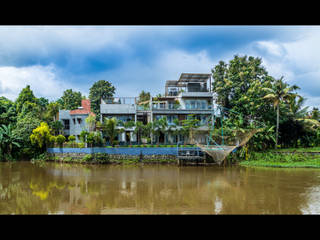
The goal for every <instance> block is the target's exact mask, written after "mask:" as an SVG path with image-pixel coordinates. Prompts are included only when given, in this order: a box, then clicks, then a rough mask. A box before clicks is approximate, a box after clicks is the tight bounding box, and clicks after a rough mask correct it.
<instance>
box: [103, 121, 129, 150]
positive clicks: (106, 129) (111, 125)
mask: <svg viewBox="0 0 320 240" xmlns="http://www.w3.org/2000/svg"><path fill="white" fill-rule="evenodd" d="M100 129H101V131H102V133H103V135H104V136H106V137H107V138H108V139H109V141H110V144H111V145H112V146H114V145H115V138H116V137H117V136H118V134H119V133H121V132H123V129H119V128H117V119H116V118H105V119H104V121H103V123H102V124H101V125H100Z"/></svg>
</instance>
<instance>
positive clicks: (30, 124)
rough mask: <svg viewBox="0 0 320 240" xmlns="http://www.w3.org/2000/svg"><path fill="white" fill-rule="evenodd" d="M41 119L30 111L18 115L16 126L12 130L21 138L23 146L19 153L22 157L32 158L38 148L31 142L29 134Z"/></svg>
mask: <svg viewBox="0 0 320 240" xmlns="http://www.w3.org/2000/svg"><path fill="white" fill-rule="evenodd" d="M40 123H41V120H40V119H39V118H37V117H36V116H34V115H33V114H32V113H27V114H26V115H25V116H19V118H18V119H17V123H16V127H15V129H14V130H13V132H14V134H15V135H16V136H18V137H19V138H21V142H22V144H21V145H22V146H23V148H21V149H20V152H19V154H20V155H21V157H22V158H32V157H33V156H35V154H37V152H38V149H37V148H35V147H34V146H33V145H32V144H31V140H30V135H31V134H32V130H33V129H35V128H37V127H38V126H39V125H40Z"/></svg>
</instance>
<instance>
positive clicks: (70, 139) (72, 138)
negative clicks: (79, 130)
mask: <svg viewBox="0 0 320 240" xmlns="http://www.w3.org/2000/svg"><path fill="white" fill-rule="evenodd" d="M75 140H76V137H75V136H73V135H70V136H69V137H68V141H69V142H74V141H75Z"/></svg>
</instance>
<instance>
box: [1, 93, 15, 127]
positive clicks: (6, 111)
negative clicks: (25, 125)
mask: <svg viewBox="0 0 320 240" xmlns="http://www.w3.org/2000/svg"><path fill="white" fill-rule="evenodd" d="M16 121H17V113H16V107H15V104H14V102H12V101H10V100H9V99H7V98H5V97H0V125H2V124H4V125H9V124H15V123H16Z"/></svg>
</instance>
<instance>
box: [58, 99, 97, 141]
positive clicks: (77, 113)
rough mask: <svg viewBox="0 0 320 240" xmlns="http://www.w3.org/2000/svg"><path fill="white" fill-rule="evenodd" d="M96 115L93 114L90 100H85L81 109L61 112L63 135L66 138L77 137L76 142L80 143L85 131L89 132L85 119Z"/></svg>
mask: <svg viewBox="0 0 320 240" xmlns="http://www.w3.org/2000/svg"><path fill="white" fill-rule="evenodd" d="M89 115H93V116H95V114H94V113H92V112H91V108H90V100H88V99H83V100H82V101H81V107H78V109H75V110H59V120H60V121H61V122H62V124H63V126H64V128H63V134H64V135H65V136H66V137H69V136H70V135H73V136H75V137H76V142H79V141H80V133H81V132H82V131H83V130H86V131H89V126H87V124H86V122H85V119H86V118H87V117H88V116H89Z"/></svg>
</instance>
